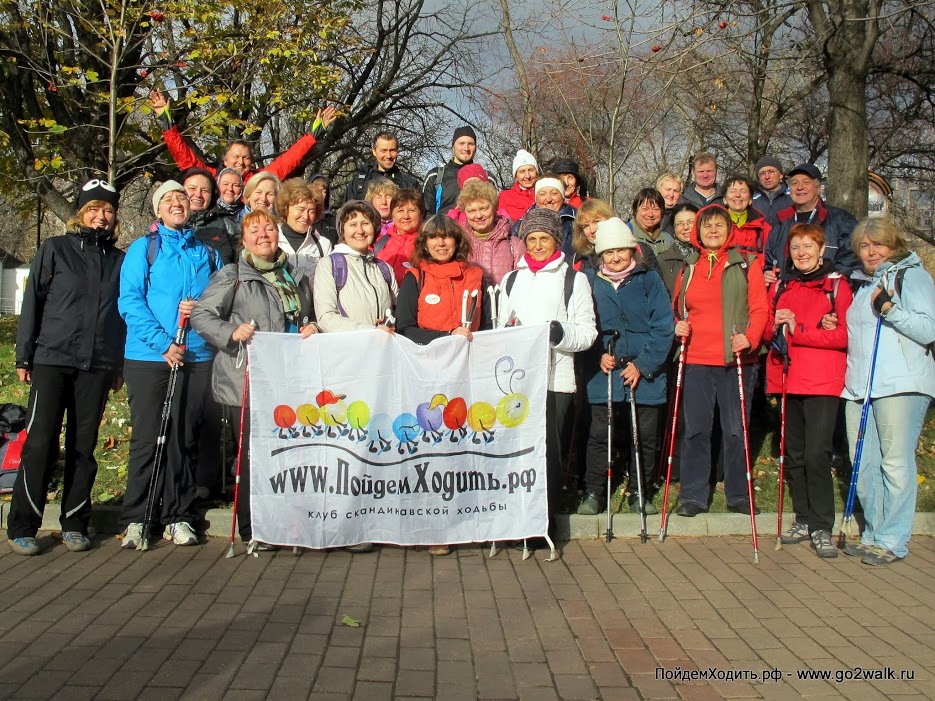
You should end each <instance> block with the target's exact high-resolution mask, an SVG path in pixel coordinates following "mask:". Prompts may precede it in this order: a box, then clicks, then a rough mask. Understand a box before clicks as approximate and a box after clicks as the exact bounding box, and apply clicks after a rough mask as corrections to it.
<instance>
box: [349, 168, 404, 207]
mask: <svg viewBox="0 0 935 701" xmlns="http://www.w3.org/2000/svg"><path fill="white" fill-rule="evenodd" d="M379 178H388V179H390V180H392V181H393V182H394V183H396V184H397V185H399V186H400V187H405V188H409V189H411V190H416V191H418V190H419V181H418V180H417V179H416V177H415V176H414V175H410V174H409V173H407V172H406V171H404V170H402V169H401V168H400V167H399V166H395V165H394V166H393V167H392V168H391V169H390V170H385V171H384V170H380V169H379V168H378V167H377V164H376V163H368V164H367V165H365V166H362V167H361V168H358V170H357V172H356V173H355V174H354V178H353V179H352V180H351V182H349V183H348V184H347V190H345V192H344V201H345V202H349V201H350V200H362V199H364V197H366V196H367V188H368V187H369V186H370V183H371V182H373V181H374V180H377V179H379Z"/></svg>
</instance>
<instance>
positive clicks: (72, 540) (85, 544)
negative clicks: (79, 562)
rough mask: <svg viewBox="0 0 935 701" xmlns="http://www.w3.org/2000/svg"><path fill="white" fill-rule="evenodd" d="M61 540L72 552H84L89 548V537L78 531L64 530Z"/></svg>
mask: <svg viewBox="0 0 935 701" xmlns="http://www.w3.org/2000/svg"><path fill="white" fill-rule="evenodd" d="M62 542H63V543H65V547H66V548H68V549H69V550H71V551H72V552H73V553H80V552H84V551H85V550H90V549H91V539H90V538H88V536H86V535H85V534H84V533H81V532H79V531H65V532H64V533H62Z"/></svg>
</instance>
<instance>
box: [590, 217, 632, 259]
mask: <svg viewBox="0 0 935 701" xmlns="http://www.w3.org/2000/svg"><path fill="white" fill-rule="evenodd" d="M636 245H637V244H636V237H635V236H634V235H633V232H632V231H630V227H629V226H627V225H626V224H624V223H623V220H622V219H621V218H620V217H611V218H610V219H607V220H605V221H602V222H598V224H597V237H596V238H595V239H594V252H595V253H603V252H604V251H612V250H613V249H615V248H636Z"/></svg>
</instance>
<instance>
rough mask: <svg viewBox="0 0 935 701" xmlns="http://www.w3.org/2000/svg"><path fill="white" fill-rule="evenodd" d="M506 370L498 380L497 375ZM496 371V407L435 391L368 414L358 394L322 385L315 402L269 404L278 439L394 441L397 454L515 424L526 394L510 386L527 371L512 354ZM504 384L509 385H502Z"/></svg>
mask: <svg viewBox="0 0 935 701" xmlns="http://www.w3.org/2000/svg"><path fill="white" fill-rule="evenodd" d="M504 373H505V374H506V376H507V377H506V378H505V379H504V380H503V381H504V382H505V383H506V384H505V385H504V384H501V377H502V375H503V374H504ZM494 376H495V377H496V378H497V385H498V386H499V387H500V391H501V392H502V394H503V396H502V397H501V398H500V399H499V401H497V403H496V406H494V404H492V403H491V402H485V401H479V402H473V403H472V404H471V405H470V406H468V403H467V402H466V401H465V400H464V398H463V397H452V398H451V399H449V398H448V397H447V396H446V395H444V394H435V395H434V396H432V398H431V399H430V400H429V401H426V402H420V403H419V405H418V406H416V407H414V409H413V410H412V411H406V412H403V413H402V414H400V415H399V416H396V417H393V416H390V415H389V414H385V413H381V414H377V415H376V416H373V417H372V418H371V412H370V406H369V405H368V404H367V402H365V401H363V400H362V399H356V400H353V401H350V402H348V401H347V398H348V397H347V395H346V394H338V393H337V392H335V391H334V389H323V390H321V391H320V392H318V394H316V395H315V399H314V403H312V402H306V403H304V404H300V405H298V406H297V407H294V408H293V407H291V406H289V405H288V404H279V405H278V406H276V407H275V408H274V409H273V413H272V421H273V424H275V426H276V428H275V429H273V430H274V431H275V432H276V433H277V435H278V436H279V438H282V439H290V438H312V437H316V436H327V437H328V438H334V439H346V440H347V441H348V442H350V443H364V442H367V441H369V444H368V446H367V448H368V450H369V451H370V452H371V453H385V452H386V451H388V450H391V449H392V448H393V447H394V445H395V446H396V449H397V450H398V452H399V454H400V455H403V454H405V453H406V452H407V451H408V453H409V454H410V455H412V454H414V453H415V452H417V451H418V450H419V443H420V441H421V442H422V443H430V444H433V445H434V444H438V443H440V442H441V441H442V440H444V439H445V438H447V439H448V440H449V441H451V442H452V443H461V442H462V441H464V440H466V439H470V441H471V442H472V443H476V444H477V443H490V442H492V441H493V440H494V439H495V438H496V426H497V423H498V422H499V424H500V426H502V427H503V428H506V429H511V428H516V427H517V426H519V425H520V424H522V423H523V421H525V420H526V417H527V416H529V398H528V397H527V396H526V395H525V394H522V393H521V392H514V391H513V383H514V381H519V380H522V379H523V377H525V376H526V371H525V370H523V369H521V368H516V369H514V362H513V358H511V357H509V356H503V357H502V358H500V359H499V360H498V361H497V363H496V366H495V368H494ZM504 387H506V388H507V389H504Z"/></svg>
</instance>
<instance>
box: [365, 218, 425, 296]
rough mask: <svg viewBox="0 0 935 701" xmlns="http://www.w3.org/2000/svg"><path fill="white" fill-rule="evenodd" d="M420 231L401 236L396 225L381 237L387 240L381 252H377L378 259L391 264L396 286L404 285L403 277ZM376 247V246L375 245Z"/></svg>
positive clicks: (382, 245)
mask: <svg viewBox="0 0 935 701" xmlns="http://www.w3.org/2000/svg"><path fill="white" fill-rule="evenodd" d="M418 235H419V231H418V230H416V231H413V232H412V233H409V234H401V233H399V231H397V230H396V225H395V224H390V225H389V227H388V228H387V230H386V233H385V234H384V235H383V236H382V237H380V238H381V239H382V238H384V237H385V238H386V243H381V244H380V246H381V248H380V250H379V251H378V252H377V258H379V259H380V260H382V261H385V262H387V263H389V265H390V267H392V268H393V273H394V274H395V275H396V284H398V285H402V284H403V276H404V275H405V274H406V270H408V269H409V259H410V258H412V252H413V250H415V247H416V237H417V236H418ZM374 245H376V244H374Z"/></svg>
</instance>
